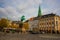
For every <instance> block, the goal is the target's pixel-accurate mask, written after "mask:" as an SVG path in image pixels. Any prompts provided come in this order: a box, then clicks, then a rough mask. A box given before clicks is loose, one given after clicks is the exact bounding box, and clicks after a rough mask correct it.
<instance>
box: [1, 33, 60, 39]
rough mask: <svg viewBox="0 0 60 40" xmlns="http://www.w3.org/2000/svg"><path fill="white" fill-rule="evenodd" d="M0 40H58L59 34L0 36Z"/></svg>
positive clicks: (8, 34)
mask: <svg viewBox="0 0 60 40" xmlns="http://www.w3.org/2000/svg"><path fill="white" fill-rule="evenodd" d="M0 40H60V34H53V35H52V34H18V33H13V34H12V33H7V34H0Z"/></svg>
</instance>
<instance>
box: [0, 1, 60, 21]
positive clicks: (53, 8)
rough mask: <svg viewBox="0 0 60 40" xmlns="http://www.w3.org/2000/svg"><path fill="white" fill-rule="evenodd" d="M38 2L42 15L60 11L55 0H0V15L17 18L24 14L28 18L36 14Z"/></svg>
mask: <svg viewBox="0 0 60 40" xmlns="http://www.w3.org/2000/svg"><path fill="white" fill-rule="evenodd" d="M39 4H40V5H41V6H42V8H41V9H42V14H43V15H44V14H49V13H51V12H54V13H58V14H59V13H60V12H59V10H60V7H59V4H58V2H57V0H0V17H8V18H9V19H12V20H18V19H20V17H21V16H22V15H25V16H26V18H27V19H29V18H30V17H35V16H37V14H38V6H39ZM3 5H4V6H3ZM2 6H3V7H2Z"/></svg>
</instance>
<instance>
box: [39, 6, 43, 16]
mask: <svg viewBox="0 0 60 40" xmlns="http://www.w3.org/2000/svg"><path fill="white" fill-rule="evenodd" d="M41 15H42V14H41V8H40V5H39V9H38V17H39V16H41Z"/></svg>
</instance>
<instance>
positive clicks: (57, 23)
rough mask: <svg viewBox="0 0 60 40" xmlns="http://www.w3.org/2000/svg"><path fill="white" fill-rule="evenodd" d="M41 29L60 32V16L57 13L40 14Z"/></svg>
mask: <svg viewBox="0 0 60 40" xmlns="http://www.w3.org/2000/svg"><path fill="white" fill-rule="evenodd" d="M38 19H39V29H40V31H44V32H49V33H52V32H55V33H57V32H60V16H58V15H56V14H53V13H51V14H47V15H43V16H40V17H39V18H38Z"/></svg>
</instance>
